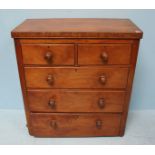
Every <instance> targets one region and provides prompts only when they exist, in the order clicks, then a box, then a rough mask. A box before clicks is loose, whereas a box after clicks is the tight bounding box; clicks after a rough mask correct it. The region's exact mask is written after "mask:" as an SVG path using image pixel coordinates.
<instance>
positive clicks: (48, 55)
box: [44, 51, 53, 63]
mask: <svg viewBox="0 0 155 155" xmlns="http://www.w3.org/2000/svg"><path fill="white" fill-rule="evenodd" d="M52 57H53V55H52V52H50V51H48V52H46V54H45V56H44V59H45V60H46V61H47V63H52Z"/></svg>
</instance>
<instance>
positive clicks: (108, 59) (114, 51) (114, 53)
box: [78, 44, 131, 65]
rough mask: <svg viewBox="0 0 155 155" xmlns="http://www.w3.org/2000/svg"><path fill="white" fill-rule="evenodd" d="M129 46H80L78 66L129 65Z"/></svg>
mask: <svg viewBox="0 0 155 155" xmlns="http://www.w3.org/2000/svg"><path fill="white" fill-rule="evenodd" d="M130 55H131V45H130V44H80V45H78V63H79V64H80V65H105V64H120V65H121V64H123V65H125V64H130Z"/></svg>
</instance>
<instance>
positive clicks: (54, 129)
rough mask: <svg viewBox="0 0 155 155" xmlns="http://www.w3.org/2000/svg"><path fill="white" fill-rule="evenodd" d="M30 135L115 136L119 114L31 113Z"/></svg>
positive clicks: (117, 129) (117, 132)
mask: <svg viewBox="0 0 155 155" xmlns="http://www.w3.org/2000/svg"><path fill="white" fill-rule="evenodd" d="M30 118H31V122H30V128H29V131H30V134H32V135H35V136H43V137H46V136H51V137H59V136H63V137H65V136H116V135H118V134H119V127H120V120H121V115H120V114H101V113H99V114H95V113H89V114H88V113H83V114H79V113H59V114H55V113H50V114H46V113H45V114H41V113H31V114H30Z"/></svg>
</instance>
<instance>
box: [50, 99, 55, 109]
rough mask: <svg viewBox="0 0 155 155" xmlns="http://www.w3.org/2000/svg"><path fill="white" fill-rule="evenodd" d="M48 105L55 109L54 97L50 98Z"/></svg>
mask: <svg viewBox="0 0 155 155" xmlns="http://www.w3.org/2000/svg"><path fill="white" fill-rule="evenodd" d="M48 105H49V106H50V107H51V108H52V109H55V107H56V105H55V100H54V99H50V100H49V102H48Z"/></svg>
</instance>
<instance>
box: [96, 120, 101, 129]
mask: <svg viewBox="0 0 155 155" xmlns="http://www.w3.org/2000/svg"><path fill="white" fill-rule="evenodd" d="M96 128H98V129H101V128H102V121H101V120H97V121H96Z"/></svg>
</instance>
